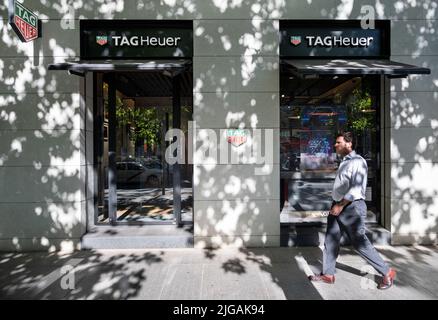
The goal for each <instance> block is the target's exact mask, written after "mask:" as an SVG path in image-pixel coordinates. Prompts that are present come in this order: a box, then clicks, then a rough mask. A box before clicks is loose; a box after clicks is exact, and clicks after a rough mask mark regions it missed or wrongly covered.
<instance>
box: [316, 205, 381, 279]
mask: <svg viewBox="0 0 438 320" xmlns="http://www.w3.org/2000/svg"><path fill="white" fill-rule="evenodd" d="M366 214H367V206H366V204H365V201H364V200H357V201H353V202H351V203H350V204H349V205H347V206H346V207H344V209H343V210H342V212H341V214H340V215H339V216H334V215H331V214H330V215H329V216H328V218H327V232H326V235H325V242H324V252H323V271H322V272H323V274H330V275H333V274H335V272H336V259H337V257H338V255H339V246H340V240H341V235H342V232H343V231H345V232H346V233H347V235H348V236H349V238H350V241H351V244H352V245H353V247H354V248H355V249H356V250H357V251H358V252H359V254H360V255H361V256H362V257H363V258H364V259H365V260H366V261H367V262H368V263H369V264H370V265H371V266H373V267H374V269H376V270H377V271H378V272H379V273H380V274H381V275H386V274H387V273H388V271H389V267H388V265H387V264H386V263H385V262H384V261H383V259H382V257H381V256H380V255H379V253H378V252H377V251H376V249H375V248H374V247H373V245H372V244H371V242H370V240H369V239H368V237H367V236H366V234H365V218H366Z"/></svg>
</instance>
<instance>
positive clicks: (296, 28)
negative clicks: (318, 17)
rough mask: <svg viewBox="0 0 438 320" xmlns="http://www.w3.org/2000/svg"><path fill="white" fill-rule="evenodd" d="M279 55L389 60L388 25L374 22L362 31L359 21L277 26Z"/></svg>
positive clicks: (299, 22) (293, 23)
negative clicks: (372, 26) (279, 39)
mask: <svg viewBox="0 0 438 320" xmlns="http://www.w3.org/2000/svg"><path fill="white" fill-rule="evenodd" d="M280 32H281V43H280V55H281V56H283V57H294V58H305V59H309V58H311V57H317V58H321V57H349V58H354V57H355V58H364V57H365V58H368V59H369V58H381V57H389V55H390V54H389V50H390V49H389V44H390V42H389V36H388V34H389V23H388V22H387V21H375V28H374V29H362V28H361V26H360V21H342V20H336V21H330V22H327V21H321V22H319V21H309V20H288V21H281V22H280Z"/></svg>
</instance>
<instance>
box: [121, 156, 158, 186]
mask: <svg viewBox="0 0 438 320" xmlns="http://www.w3.org/2000/svg"><path fill="white" fill-rule="evenodd" d="M162 171H163V169H162V166H161V164H160V163H157V162H155V163H149V164H143V163H141V162H138V161H120V162H117V185H119V186H126V187H132V186H134V187H159V186H160V185H161V180H162V178H161V177H162Z"/></svg>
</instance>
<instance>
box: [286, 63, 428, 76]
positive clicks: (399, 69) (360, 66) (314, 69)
mask: <svg viewBox="0 0 438 320" xmlns="http://www.w3.org/2000/svg"><path fill="white" fill-rule="evenodd" d="M281 61H282V63H283V64H284V66H285V67H286V68H287V69H288V70H290V71H291V72H292V73H295V74H297V75H298V76H303V77H306V76H312V75H318V74H351V75H361V74H364V75H365V74H378V75H388V76H390V77H406V76H408V75H410V74H430V69H428V68H422V67H417V66H413V65H410V64H405V63H400V62H395V61H391V60H365V59H364V60H346V59H332V60H331V59H324V60H319V59H318V60H313V59H312V60H301V59H296V60H291V59H282V60H281Z"/></svg>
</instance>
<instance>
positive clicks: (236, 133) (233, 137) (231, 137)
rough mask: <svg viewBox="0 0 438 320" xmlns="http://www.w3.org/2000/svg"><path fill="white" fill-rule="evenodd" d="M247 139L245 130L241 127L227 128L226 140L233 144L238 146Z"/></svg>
mask: <svg viewBox="0 0 438 320" xmlns="http://www.w3.org/2000/svg"><path fill="white" fill-rule="evenodd" d="M246 140H247V132H246V130H243V129H229V130H227V141H228V143H231V144H232V145H233V146H235V147H238V146H240V145H242V144H244V143H245V142H246Z"/></svg>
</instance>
